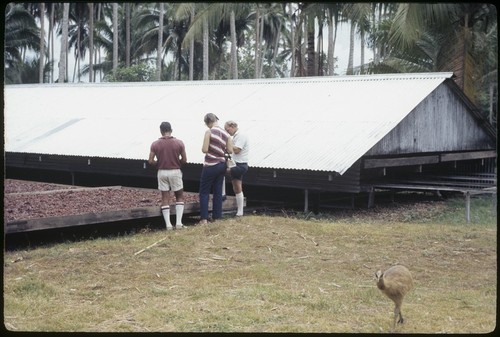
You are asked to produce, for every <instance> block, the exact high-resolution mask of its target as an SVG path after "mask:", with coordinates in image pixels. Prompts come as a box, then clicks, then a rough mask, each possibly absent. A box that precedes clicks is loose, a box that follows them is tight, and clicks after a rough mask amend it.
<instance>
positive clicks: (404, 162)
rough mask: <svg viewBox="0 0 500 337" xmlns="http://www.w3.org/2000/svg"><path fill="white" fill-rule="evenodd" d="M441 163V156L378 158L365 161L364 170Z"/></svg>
mask: <svg viewBox="0 0 500 337" xmlns="http://www.w3.org/2000/svg"><path fill="white" fill-rule="evenodd" d="M437 163H439V156H437V155H433V156H418V157H399V158H377V159H365V160H364V168H365V169H369V168H379V167H395V166H412V165H425V164H437Z"/></svg>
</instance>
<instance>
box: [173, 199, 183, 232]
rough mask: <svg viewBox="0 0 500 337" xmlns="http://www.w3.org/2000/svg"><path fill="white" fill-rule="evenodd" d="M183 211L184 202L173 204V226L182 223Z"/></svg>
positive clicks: (178, 226)
mask: <svg viewBox="0 0 500 337" xmlns="http://www.w3.org/2000/svg"><path fill="white" fill-rule="evenodd" d="M183 213H184V203H183V202H177V203H176V204H175V226H176V227H177V228H181V227H182V226H183V224H182V214H183Z"/></svg>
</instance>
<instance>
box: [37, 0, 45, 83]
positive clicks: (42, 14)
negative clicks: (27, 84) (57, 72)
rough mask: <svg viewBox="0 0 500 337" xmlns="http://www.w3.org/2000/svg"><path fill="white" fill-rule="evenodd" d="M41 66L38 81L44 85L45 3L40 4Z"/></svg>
mask: <svg viewBox="0 0 500 337" xmlns="http://www.w3.org/2000/svg"><path fill="white" fill-rule="evenodd" d="M39 6H40V62H39V63H40V66H39V72H38V81H39V83H43V79H44V71H43V70H44V65H45V58H44V56H45V3H44V2H41V3H40V5H39Z"/></svg>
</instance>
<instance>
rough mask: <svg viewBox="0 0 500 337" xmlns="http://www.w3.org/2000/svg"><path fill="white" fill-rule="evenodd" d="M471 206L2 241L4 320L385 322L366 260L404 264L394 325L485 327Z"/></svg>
mask: <svg viewBox="0 0 500 337" xmlns="http://www.w3.org/2000/svg"><path fill="white" fill-rule="evenodd" d="M471 210H472V221H471V223H466V222H465V219H464V201H463V199H461V198H458V199H448V200H443V201H438V200H430V201H426V200H421V201H418V202H411V203H410V202H408V203H402V202H400V203H394V204H390V205H385V206H377V207H375V208H373V209H364V210H344V211H332V212H330V213H322V214H315V215H313V214H300V213H295V214H293V215H290V213H287V212H285V211H284V212H283V213H282V214H280V215H279V216H277V215H274V216H270V215H247V216H244V217H243V218H241V219H236V218H226V219H224V220H221V221H218V222H216V223H213V224H209V225H208V226H188V228H187V229H185V230H177V231H172V232H166V231H164V230H162V229H160V228H144V229H143V230H140V231H137V232H135V233H129V234H128V235H115V236H105V237H97V238H94V239H85V240H80V241H74V240H72V241H65V242H57V243H52V244H46V245H39V246H36V247H31V248H23V249H19V250H9V251H5V252H4V308H3V309H4V324H5V327H6V328H7V329H8V330H11V331H57V332H59V331H64V332H68V331H69V332H75V331H78V332H326V333H329V332H348V333H358V332H360V333H380V332H389V331H390V330H391V324H392V317H393V309H394V305H393V303H392V302H391V301H390V300H389V299H388V298H387V297H385V296H384V295H383V294H382V293H381V292H380V291H379V290H378V289H377V287H376V285H375V279H374V273H375V272H376V271H377V270H378V269H384V268H387V267H389V266H391V265H394V264H404V265H406V266H407V267H408V268H409V269H410V270H411V272H412V274H413V278H414V282H415V288H414V289H413V290H412V291H411V292H410V293H409V294H408V295H407V297H406V298H405V300H404V303H403V307H402V311H403V314H404V316H405V323H404V324H403V325H400V326H398V327H397V329H396V332H404V333H488V332H491V331H493V330H494V329H495V327H496V312H497V308H496V302H497V221H496V219H497V217H496V197H494V198H492V197H491V196H485V197H475V198H473V199H472V205H471ZM158 241H160V242H159V243H157V244H156V245H152V244H153V243H155V242H158ZM151 245H152V246H151ZM150 246H151V247H150ZM147 247H149V248H147ZM145 248H147V249H145ZM143 249H145V250H144V251H142V252H141V250H143Z"/></svg>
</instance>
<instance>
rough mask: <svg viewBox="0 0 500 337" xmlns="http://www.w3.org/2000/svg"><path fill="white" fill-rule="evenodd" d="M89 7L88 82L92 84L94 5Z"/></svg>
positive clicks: (90, 4)
mask: <svg viewBox="0 0 500 337" xmlns="http://www.w3.org/2000/svg"><path fill="white" fill-rule="evenodd" d="M88 6H89V82H90V83H92V82H94V3H93V2H90V3H89V4H88Z"/></svg>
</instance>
